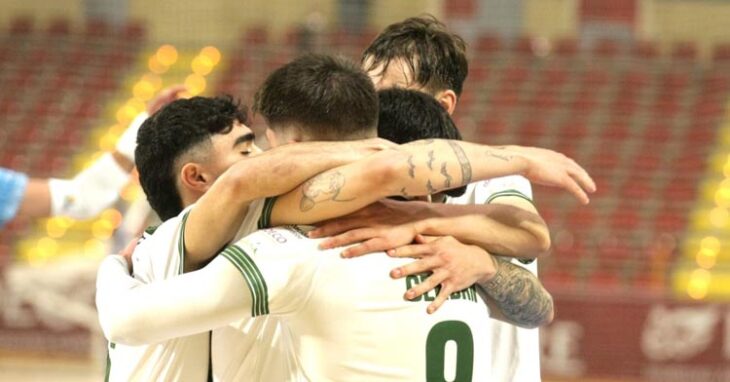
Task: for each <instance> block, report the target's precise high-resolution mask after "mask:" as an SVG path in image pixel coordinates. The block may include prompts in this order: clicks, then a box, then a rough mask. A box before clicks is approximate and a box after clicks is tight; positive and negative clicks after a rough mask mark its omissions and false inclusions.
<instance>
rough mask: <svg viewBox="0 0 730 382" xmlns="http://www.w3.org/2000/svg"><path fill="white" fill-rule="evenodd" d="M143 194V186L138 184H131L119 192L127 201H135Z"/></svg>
mask: <svg viewBox="0 0 730 382" xmlns="http://www.w3.org/2000/svg"><path fill="white" fill-rule="evenodd" d="M141 195H142V188H141V187H140V186H139V185H137V184H130V185H129V186H127V187H126V188H124V190H122V192H121V193H120V194H119V196H121V197H122V200H124V201H126V202H133V201H135V200H137V199H139V198H140V196H141Z"/></svg>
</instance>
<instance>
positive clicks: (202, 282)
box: [96, 256, 251, 345]
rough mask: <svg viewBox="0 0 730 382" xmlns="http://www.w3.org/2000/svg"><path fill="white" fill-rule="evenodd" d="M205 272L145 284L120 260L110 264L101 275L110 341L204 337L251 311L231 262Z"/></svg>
mask: <svg viewBox="0 0 730 382" xmlns="http://www.w3.org/2000/svg"><path fill="white" fill-rule="evenodd" d="M218 259H219V260H220V261H213V262H211V264H210V265H208V266H207V267H206V268H205V269H204V270H201V271H197V272H191V273H187V274H184V275H182V276H178V277H173V278H171V279H168V280H162V281H158V282H153V283H151V284H143V283H142V282H140V281H139V280H136V279H134V278H132V277H131V276H130V275H129V273H128V271H127V267H126V262H125V261H124V260H123V259H122V258H121V257H120V256H109V257H108V258H106V259H104V261H103V262H102V265H101V267H100V268H99V273H98V276H97V292H96V305H97V310H98V313H99V322H100V324H101V327H102V330H103V332H104V335H105V336H106V338H107V339H108V340H109V341H111V342H115V343H121V344H125V345H141V344H149V343H155V342H160V341H164V340H168V339H171V338H176V337H181V336H186V335H191V334H196V333H201V332H204V331H208V330H211V329H214V328H216V327H220V326H223V325H226V324H228V323H230V322H233V321H235V320H236V319H238V318H240V317H242V316H244V315H245V314H246V312H250V306H251V303H250V294H249V293H247V292H246V290H247V286H246V284H245V282H244V281H243V280H242V278H241V277H240V274H237V271H236V270H235V269H232V267H231V266H230V263H228V261H227V260H226V259H223V258H218Z"/></svg>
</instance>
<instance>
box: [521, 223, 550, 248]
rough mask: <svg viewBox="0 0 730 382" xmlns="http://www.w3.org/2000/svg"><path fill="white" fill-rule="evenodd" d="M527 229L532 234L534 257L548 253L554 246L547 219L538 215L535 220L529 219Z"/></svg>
mask: <svg viewBox="0 0 730 382" xmlns="http://www.w3.org/2000/svg"><path fill="white" fill-rule="evenodd" d="M525 229H526V230H527V232H529V234H530V236H532V244H533V245H532V247H533V250H532V254H534V257H535V258H537V257H540V256H542V255H545V254H547V253H548V252H549V251H550V248H551V247H552V241H551V239H550V230H549V229H548V227H547V224H545V221H544V220H542V218H539V217H538V219H536V220H535V221H529V222H528V223H527V224H526V226H525Z"/></svg>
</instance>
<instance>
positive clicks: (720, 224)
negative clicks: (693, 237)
mask: <svg viewBox="0 0 730 382" xmlns="http://www.w3.org/2000/svg"><path fill="white" fill-rule="evenodd" d="M728 220H730V214H728V211H727V209H725V208H721V207H715V208H713V209H712V210H711V211H710V223H711V224H712V225H713V226H715V227H717V228H725V227H727V224H728Z"/></svg>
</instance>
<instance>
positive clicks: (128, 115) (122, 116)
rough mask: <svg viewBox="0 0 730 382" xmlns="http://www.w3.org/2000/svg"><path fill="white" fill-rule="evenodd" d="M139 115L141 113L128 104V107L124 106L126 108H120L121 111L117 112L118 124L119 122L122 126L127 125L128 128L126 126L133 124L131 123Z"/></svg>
mask: <svg viewBox="0 0 730 382" xmlns="http://www.w3.org/2000/svg"><path fill="white" fill-rule="evenodd" d="M139 113H140V112H139V111H137V109H136V108H135V107H134V106H132V105H130V104H129V103H127V104H126V105H124V106H122V107H120V108H119V109H118V110H117V122H119V123H120V124H122V125H125V126H126V125H128V124H129V122H131V121H132V120H133V119H134V117H136V116H137V114H139Z"/></svg>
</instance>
